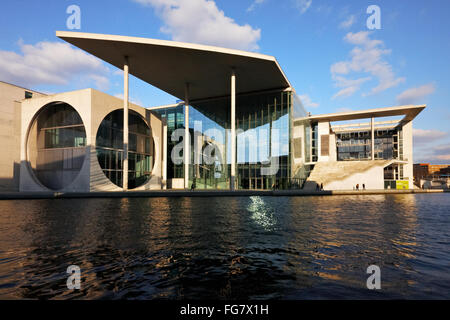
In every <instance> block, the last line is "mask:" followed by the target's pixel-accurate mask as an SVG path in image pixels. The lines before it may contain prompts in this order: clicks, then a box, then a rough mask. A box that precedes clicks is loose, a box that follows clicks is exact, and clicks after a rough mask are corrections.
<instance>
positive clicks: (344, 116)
mask: <svg viewBox="0 0 450 320" xmlns="http://www.w3.org/2000/svg"><path fill="white" fill-rule="evenodd" d="M425 107H426V106H425V105H419V106H414V105H408V106H398V107H387V108H378V109H369V110H361V111H350V112H338V113H329V114H320V115H316V116H309V117H304V118H297V119H295V121H304V120H310V121H312V122H324V121H330V122H332V121H347V120H356V119H366V118H372V117H373V118H379V117H392V116H402V115H404V117H403V119H401V121H402V122H408V121H411V120H413V119H414V118H415V117H416V116H417V115H418V114H419V113H420V112H421V111H422V110H423V109H425Z"/></svg>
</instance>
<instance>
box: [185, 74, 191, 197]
mask: <svg viewBox="0 0 450 320" xmlns="http://www.w3.org/2000/svg"><path fill="white" fill-rule="evenodd" d="M190 140H191V139H189V83H187V82H186V84H185V86H184V150H183V155H184V187H185V188H186V189H188V188H189V163H190V155H191V150H190V146H191V141H190Z"/></svg>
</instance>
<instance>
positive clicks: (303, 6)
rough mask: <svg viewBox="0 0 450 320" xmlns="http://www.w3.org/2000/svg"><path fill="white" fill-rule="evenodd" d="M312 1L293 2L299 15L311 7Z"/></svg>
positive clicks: (296, 0)
mask: <svg viewBox="0 0 450 320" xmlns="http://www.w3.org/2000/svg"><path fill="white" fill-rule="evenodd" d="M311 4H312V0H295V6H296V7H297V9H298V10H299V11H300V14H304V13H305V12H306V11H308V9H309V8H310V7H311Z"/></svg>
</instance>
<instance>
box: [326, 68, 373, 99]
mask: <svg viewBox="0 0 450 320" xmlns="http://www.w3.org/2000/svg"><path fill="white" fill-rule="evenodd" d="M337 69H339V66H338V67H337ZM371 79H372V78H370V77H365V78H359V79H353V80H352V79H347V78H344V77H342V76H337V75H335V73H333V80H334V81H335V86H336V87H339V88H343V89H341V90H339V91H338V92H337V93H336V94H335V95H334V96H333V97H332V98H331V99H336V98H345V97H349V96H352V95H353V94H354V93H355V92H357V91H358V90H359V88H360V87H361V85H362V84H363V83H364V82H367V81H369V80H371Z"/></svg>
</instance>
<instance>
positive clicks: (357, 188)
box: [356, 183, 359, 191]
mask: <svg viewBox="0 0 450 320" xmlns="http://www.w3.org/2000/svg"><path fill="white" fill-rule="evenodd" d="M356 191H359V183H357V184H356Z"/></svg>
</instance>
